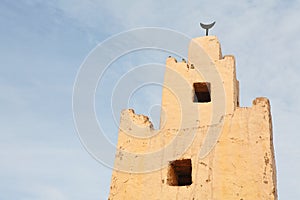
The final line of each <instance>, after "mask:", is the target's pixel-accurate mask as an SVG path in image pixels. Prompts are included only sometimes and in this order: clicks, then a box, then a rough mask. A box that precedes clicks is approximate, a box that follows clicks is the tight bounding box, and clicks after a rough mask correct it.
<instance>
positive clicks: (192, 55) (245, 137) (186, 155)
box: [109, 36, 277, 200]
mask: <svg viewBox="0 0 300 200" xmlns="http://www.w3.org/2000/svg"><path fill="white" fill-rule="evenodd" d="M195 82H210V83H211V102H209V103H195V102H193V95H194V90H193V83H195ZM117 148H118V150H117V155H116V159H115V169H114V171H113V174H112V179H111V187H110V194H109V199H110V200H124V199H155V200H156V199H157V200H158V199H194V200H196V199H198V200H204V199H205V200H224V199H225V200H226V199H228V200H233V199H236V200H275V199H277V190H276V169H275V159H274V150H273V142H272V122H271V113H270V103H269V100H268V99H266V98H256V99H255V100H254V101H253V105H252V107H248V108H242V107H239V83H238V81H237V79H236V71H235V60H234V57H233V56H224V57H223V56H222V53H221V48H220V44H219V42H218V39H217V38H216V37H214V36H207V37H201V38H195V39H193V40H192V41H191V44H190V47H189V58H188V62H187V63H185V62H177V61H176V60H175V59H174V58H168V59H167V61H166V73H165V80H164V88H163V93H162V115H161V123H160V129H159V130H154V129H153V126H152V123H151V122H150V121H149V118H148V117H146V116H143V115H137V114H135V113H134V111H133V110H131V109H129V110H124V111H123V112H122V114H121V121H120V130H119V138H118V147H117ZM181 159H191V163H192V172H191V176H192V184H191V185H187V186H174V185H172V184H170V183H171V182H172V180H170V173H173V172H171V171H170V166H169V163H170V162H172V161H174V160H181Z"/></svg>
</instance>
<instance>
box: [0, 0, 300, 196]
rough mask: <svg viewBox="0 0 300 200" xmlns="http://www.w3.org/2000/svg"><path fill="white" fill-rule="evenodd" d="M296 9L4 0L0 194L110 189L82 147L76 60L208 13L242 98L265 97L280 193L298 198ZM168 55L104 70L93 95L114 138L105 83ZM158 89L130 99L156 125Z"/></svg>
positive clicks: (275, 3)
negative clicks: (109, 43) (142, 31)
mask: <svg viewBox="0 0 300 200" xmlns="http://www.w3.org/2000/svg"><path fill="white" fill-rule="evenodd" d="M299 9H300V1H297V0H287V1H279V0H264V1H261V0H260V1H259V0H252V1H251V0H247V1H233V0H228V1H220V0H212V1H203V0H197V1H194V0H191V1H177V2H174V1H170V0H161V1H156V2H154V1H150V0H139V1H137V0H131V1H121V0H119V1H116V0H111V1H101V0H100V1H96V0H86V1H79V0H72V1H71V0H64V1H62V0H61V1H59V0H52V1H42V0H21V1H9V0H0V26H1V29H0V44H1V45H0V88H1V92H0V111H1V112H0V136H1V140H0V199H20V200H29V199H31V200H32V199H34V200H35V199H45V200H47V199H49V200H50V199H58V200H67V199H72V200H74V199H91V200H92V199H101V200H102V199H107V197H108V193H109V186H110V177H111V169H110V168H108V167H106V166H104V165H103V164H101V163H99V162H97V161H96V160H95V159H94V158H93V157H92V156H91V155H90V154H89V153H88V152H87V151H86V150H85V148H84V147H83V145H82V144H81V142H80V139H79V137H78V135H77V132H76V128H75V125H74V121H73V113H72V92H73V85H74V83H75V80H76V76H77V73H78V71H79V69H80V66H81V64H82V63H83V61H84V59H85V58H86V56H87V55H89V53H90V52H91V51H92V50H93V49H94V48H95V47H96V46H97V44H99V43H101V42H103V41H104V40H106V39H107V38H110V37H112V36H114V35H116V34H118V33H120V32H124V31H127V30H130V29H135V28H142V27H160V28H167V29H172V30H174V31H177V32H180V33H183V34H185V35H187V36H189V37H191V38H193V37H199V36H202V35H203V34H204V32H203V30H201V29H200V27H199V22H205V23H208V22H212V21H216V25H215V27H214V28H213V29H212V30H211V32H210V34H211V35H216V36H218V38H219V40H220V42H221V45H222V52H223V54H224V55H227V54H229V55H234V56H235V58H236V63H237V78H238V80H239V81H240V104H241V106H251V105H252V100H253V99H255V98H256V97H260V96H266V97H268V98H269V99H270V101H271V111H272V118H273V134H274V146H275V156H276V164H277V179H278V183H277V185H278V195H279V199H299V198H300V190H299V189H298V188H299V187H298V185H299V180H300V173H298V169H300V147H299V140H300V135H299V131H298V123H299V121H300V116H299V113H300V105H299V101H298V99H299V98H300V90H299V88H298V87H299V86H300V79H299V78H298V75H299V74H300V68H299V67H298V63H299V62H298V58H299V57H298V56H299V52H300V40H299V39H298V37H299V35H300V24H299V18H300V13H299ZM167 55H168V54H167V53H166V52H162V51H152V50H141V51H138V52H133V53H130V54H128V55H126V56H124V57H121V58H120V59H119V60H118V61H116V62H115V63H112V65H111V68H110V69H109V70H108V71H107V72H106V75H105V77H104V79H103V82H104V83H105V81H106V82H107V83H108V84H107V85H108V86H107V88H106V90H101V89H98V90H97V92H96V97H95V99H96V108H97V117H98V120H99V121H101V120H104V122H103V123H104V124H105V130H106V132H107V133H108V134H107V135H106V136H107V137H108V138H109V140H110V141H111V142H112V143H113V144H116V141H117V131H118V129H117V127H118V119H119V115H117V116H115V117H116V120H114V121H112V119H110V118H109V117H110V116H111V111H110V110H109V109H107V110H104V111H103V112H99V111H101V107H109V106H110V105H109V103H110V102H109V99H106V98H105V97H106V96H107V95H106V94H110V93H109V91H110V90H111V87H112V85H111V84H113V83H115V81H118V80H119V79H120V77H122V75H123V74H126V73H127V72H129V71H130V70H131V69H133V68H134V67H136V66H138V65H142V64H147V63H151V62H153V63H161V64H164V62H165V58H166V57H167ZM157 76H158V79H159V80H162V78H163V73H158V74H157ZM160 92H161V87H160V86H153V85H152V86H149V87H148V88H147V87H145V88H141V89H140V90H137V91H136V92H135V93H134V94H133V96H132V98H131V99H129V100H128V107H133V108H135V110H136V112H137V113H141V114H146V115H150V117H151V120H152V121H153V122H154V125H155V126H157V123H158V118H157V115H158V112H157V110H158V109H156V110H155V109H151V107H152V106H153V105H159V104H160V100H161V99H160V94H161V93H160ZM145 96H147V101H146V102H145V100H144V99H145V98H144V97H145ZM119 111H120V110H117V111H116V113H118V112H119ZM153 112H154V114H153ZM105 120H106V121H105Z"/></svg>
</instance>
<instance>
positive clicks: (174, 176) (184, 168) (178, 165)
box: [168, 159, 192, 186]
mask: <svg viewBox="0 0 300 200" xmlns="http://www.w3.org/2000/svg"><path fill="white" fill-rule="evenodd" d="M168 184H169V185H171V186H185V185H191V184H192V162H191V159H184V160H175V161H172V162H170V163H169V171H168Z"/></svg>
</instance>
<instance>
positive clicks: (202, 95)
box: [194, 82, 211, 103]
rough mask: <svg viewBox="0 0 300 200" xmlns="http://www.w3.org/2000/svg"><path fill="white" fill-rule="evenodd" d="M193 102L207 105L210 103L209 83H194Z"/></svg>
mask: <svg viewBox="0 0 300 200" xmlns="http://www.w3.org/2000/svg"><path fill="white" fill-rule="evenodd" d="M194 91H195V94H194V102H197V103H208V102H211V98H210V83H207V82H199V83H194Z"/></svg>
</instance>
